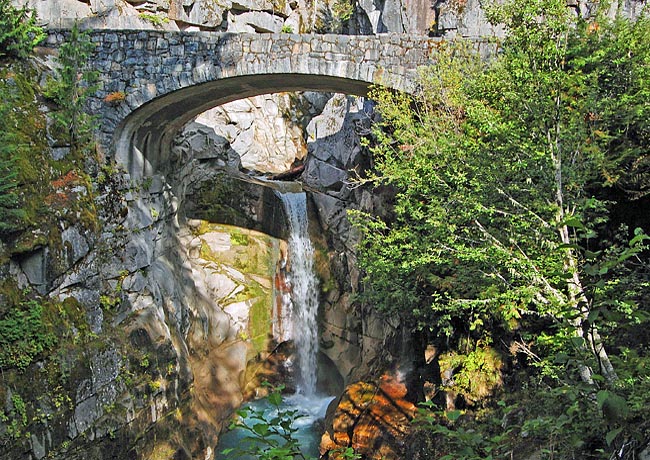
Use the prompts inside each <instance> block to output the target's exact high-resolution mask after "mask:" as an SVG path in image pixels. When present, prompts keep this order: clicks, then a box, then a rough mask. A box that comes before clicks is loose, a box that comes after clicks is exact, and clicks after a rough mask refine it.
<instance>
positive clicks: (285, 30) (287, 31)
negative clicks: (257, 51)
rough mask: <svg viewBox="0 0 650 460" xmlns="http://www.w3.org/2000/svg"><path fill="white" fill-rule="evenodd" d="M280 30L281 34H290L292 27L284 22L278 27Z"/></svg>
mask: <svg viewBox="0 0 650 460" xmlns="http://www.w3.org/2000/svg"><path fill="white" fill-rule="evenodd" d="M280 32H282V33H283V34H292V33H293V27H291V26H290V25H288V24H285V25H283V26H282V28H281V29H280Z"/></svg>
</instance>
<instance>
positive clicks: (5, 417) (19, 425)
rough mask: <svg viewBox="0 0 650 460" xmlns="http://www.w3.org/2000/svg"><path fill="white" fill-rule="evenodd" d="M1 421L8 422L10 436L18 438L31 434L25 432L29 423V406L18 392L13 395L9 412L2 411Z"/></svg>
mask: <svg viewBox="0 0 650 460" xmlns="http://www.w3.org/2000/svg"><path fill="white" fill-rule="evenodd" d="M0 421H1V422H4V423H6V426H7V434H8V435H9V437H10V438H12V439H14V440H18V439H20V438H21V437H23V436H24V435H25V436H29V433H25V428H27V423H28V420H27V406H26V404H25V401H24V400H23V398H22V397H21V396H20V395H19V394H18V393H14V394H12V395H11V410H10V411H9V412H8V413H5V412H0Z"/></svg>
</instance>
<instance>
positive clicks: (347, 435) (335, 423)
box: [320, 373, 417, 460]
mask: <svg viewBox="0 0 650 460" xmlns="http://www.w3.org/2000/svg"><path fill="white" fill-rule="evenodd" d="M406 393H407V391H406V386H405V385H404V383H402V382H401V381H400V379H399V375H398V373H395V374H393V373H385V374H383V375H382V376H381V378H380V379H379V381H378V382H357V383H354V384H352V385H349V386H348V387H347V388H346V389H345V392H344V393H343V396H342V397H341V398H340V400H339V402H338V405H337V407H336V409H335V410H334V413H333V414H332V415H331V416H330V417H328V418H329V419H330V420H331V427H329V428H328V431H327V432H326V433H325V434H324V435H323V437H322V439H321V445H320V452H321V455H322V457H321V458H326V459H336V458H338V457H337V454H336V453H335V452H333V451H335V450H336V449H340V448H346V447H352V448H353V449H354V451H355V453H357V454H360V455H362V456H363V458H367V459H373V460H374V459H377V460H380V459H382V460H397V459H401V458H403V451H404V447H405V446H404V440H405V439H406V436H407V435H408V434H409V431H410V429H411V420H412V419H413V417H414V416H415V414H416V411H417V408H416V407H415V406H414V405H413V403H411V402H410V401H408V400H406Z"/></svg>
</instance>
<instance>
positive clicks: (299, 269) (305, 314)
mask: <svg viewBox="0 0 650 460" xmlns="http://www.w3.org/2000/svg"><path fill="white" fill-rule="evenodd" d="M278 196H279V197H280V199H281V200H282V203H283V204H284V209H285V212H286V214H287V217H288V221H289V222H288V223H289V251H288V252H289V263H290V268H289V285H290V288H291V302H292V310H293V312H292V315H291V317H292V319H293V338H294V342H295V345H296V354H297V356H298V392H299V393H302V394H303V395H305V396H312V395H313V394H314V393H315V392H316V356H317V353H318V325H317V323H316V316H317V314H318V280H317V279H316V276H315V275H314V247H313V246H312V244H311V241H310V239H309V232H308V229H307V225H308V219H307V195H306V194H305V193H304V192H300V193H279V192H278Z"/></svg>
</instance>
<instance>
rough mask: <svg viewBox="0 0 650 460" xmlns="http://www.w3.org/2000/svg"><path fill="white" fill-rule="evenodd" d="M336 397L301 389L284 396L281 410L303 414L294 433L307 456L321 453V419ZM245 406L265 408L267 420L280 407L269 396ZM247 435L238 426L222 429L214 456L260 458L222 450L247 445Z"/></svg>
mask: <svg viewBox="0 0 650 460" xmlns="http://www.w3.org/2000/svg"><path fill="white" fill-rule="evenodd" d="M333 399H334V397H333V396H322V395H312V396H310V397H306V396H304V395H302V394H299V393H296V394H294V395H289V396H285V397H284V398H283V402H282V404H281V406H280V410H297V411H298V414H299V415H301V417H299V418H297V419H296V420H295V422H294V424H293V427H294V428H297V429H298V431H297V432H296V433H295V435H294V437H295V438H296V439H297V440H298V442H299V443H300V446H301V449H300V450H301V452H302V453H303V454H304V455H305V456H308V457H312V458H318V456H319V455H318V446H319V444H320V437H321V435H322V431H323V429H322V425H321V424H320V423H318V421H319V420H322V419H323V418H324V417H325V412H326V411H327V406H328V405H329V403H330V402H331V401H332V400H333ZM244 407H253V408H254V409H256V410H263V411H264V414H265V418H266V420H271V419H272V418H273V417H274V416H275V415H277V410H276V409H275V407H274V406H273V405H271V404H270V403H269V402H268V400H267V399H260V400H257V401H253V402H251V403H247V404H245V405H244ZM247 435H248V433H247V432H245V431H243V430H241V429H238V428H235V429H234V430H231V431H228V432H225V433H223V434H222V436H221V438H220V439H219V444H218V445H217V449H216V454H215V457H214V458H215V460H226V459H228V460H257V459H256V458H254V457H251V456H244V455H241V454H238V453H234V452H233V453H231V454H230V456H224V455H222V454H221V452H222V451H223V450H224V449H228V448H236V447H242V446H245V443H246V442H247V441H246V440H245V439H244V438H245V437H246V436H247Z"/></svg>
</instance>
